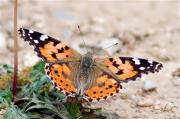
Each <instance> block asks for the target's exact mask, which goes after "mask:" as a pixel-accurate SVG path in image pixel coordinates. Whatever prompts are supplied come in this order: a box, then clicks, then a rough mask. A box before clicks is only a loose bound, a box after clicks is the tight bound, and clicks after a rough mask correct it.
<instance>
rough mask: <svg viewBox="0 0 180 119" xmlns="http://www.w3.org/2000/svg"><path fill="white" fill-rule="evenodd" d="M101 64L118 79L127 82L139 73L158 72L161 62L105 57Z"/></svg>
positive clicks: (139, 75) (139, 74)
mask: <svg viewBox="0 0 180 119" xmlns="http://www.w3.org/2000/svg"><path fill="white" fill-rule="evenodd" d="M103 64H104V65H105V66H106V67H107V68H108V69H109V70H110V71H111V72H112V73H113V74H115V75H116V76H117V77H118V78H119V80H120V81H125V82H127V81H128V80H135V79H136V78H137V77H141V74H148V73H149V72H151V73H154V72H158V71H159V70H160V69H161V68H162V64H161V63H159V62H156V61H151V60H146V59H142V58H132V57H111V58H106V59H105V60H104V61H103Z"/></svg>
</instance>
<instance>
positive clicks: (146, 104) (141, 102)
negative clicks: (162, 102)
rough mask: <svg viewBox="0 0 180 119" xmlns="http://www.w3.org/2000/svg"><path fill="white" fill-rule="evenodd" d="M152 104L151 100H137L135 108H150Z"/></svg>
mask: <svg viewBox="0 0 180 119" xmlns="http://www.w3.org/2000/svg"><path fill="white" fill-rule="evenodd" d="M153 103H154V101H153V100H152V99H143V100H139V101H138V102H137V106H139V107H150V106H152V105H153Z"/></svg>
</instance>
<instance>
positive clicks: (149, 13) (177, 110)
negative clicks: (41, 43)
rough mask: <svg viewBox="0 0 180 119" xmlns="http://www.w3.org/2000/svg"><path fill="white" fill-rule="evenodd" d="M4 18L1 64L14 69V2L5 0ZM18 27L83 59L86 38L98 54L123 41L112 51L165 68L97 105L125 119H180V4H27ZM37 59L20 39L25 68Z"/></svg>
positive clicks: (34, 0)
mask: <svg viewBox="0 0 180 119" xmlns="http://www.w3.org/2000/svg"><path fill="white" fill-rule="evenodd" d="M0 15H1V17H0V63H10V64H12V63H13V58H12V56H13V40H12V39H13V38H12V36H13V35H12V29H13V23H12V18H13V3H12V1H9V0H0ZM77 25H80V26H81V31H82V33H83V35H82V36H80V35H79V31H78V29H77ZM18 27H27V28H29V29H33V30H36V31H40V32H42V33H45V34H48V35H50V36H53V37H55V38H57V39H59V40H62V41H64V42H66V43H68V44H69V45H70V46H71V47H73V48H74V49H76V50H78V51H79V52H81V53H82V54H83V53H85V51H86V50H85V49H84V48H82V47H80V46H82V45H83V41H82V39H84V41H85V42H86V44H87V46H88V47H89V48H95V49H96V50H97V51H98V52H100V51H99V50H98V49H101V48H105V47H108V45H109V44H112V42H118V43H119V45H117V46H114V47H111V48H108V49H106V52H108V53H109V54H110V55H117V56H133V57H141V58H148V59H152V60H156V61H159V62H161V63H163V65H164V68H163V69H162V70H161V71H160V72H159V73H156V74H150V75H148V76H144V77H142V78H141V79H138V80H136V81H134V82H133V81H130V82H129V83H127V84H126V83H124V84H122V85H123V89H122V90H121V92H120V94H119V95H118V96H116V97H113V98H111V99H108V100H107V101H104V102H100V103H95V104H92V106H93V107H102V108H103V109H104V110H106V111H109V112H115V113H116V114H118V116H119V117H120V119H180V92H179V89H180V77H178V76H177V75H175V76H173V75H172V74H173V73H174V72H176V74H177V73H178V72H177V70H178V68H180V1H178V0H159V1H158V0H157V1H155V0H152V1H151V0H149V1H145V0H144V1H143V0H126V1H125V0H124V1H123V0H122V1H120V0H119V1H118V0H117V1H111V2H110V1H109V2H108V1H107V0H106V1H103V0H101V1H99V2H96V1H90V0H89V1H88V2H82V1H74V0H67V1H66V2H65V1H60V0H54V1H53V2H52V1H50V0H31V1H26V0H22V1H20V3H19V17H18ZM100 54H101V53H100ZM37 60H38V58H37V56H36V54H35V53H34V52H33V48H32V47H30V46H29V45H28V44H27V43H24V41H22V40H21V39H19V64H20V68H22V67H24V66H28V65H29V66H30V65H32V64H34V63H35V62H36V61H37ZM179 72H180V71H179ZM146 88H147V89H146Z"/></svg>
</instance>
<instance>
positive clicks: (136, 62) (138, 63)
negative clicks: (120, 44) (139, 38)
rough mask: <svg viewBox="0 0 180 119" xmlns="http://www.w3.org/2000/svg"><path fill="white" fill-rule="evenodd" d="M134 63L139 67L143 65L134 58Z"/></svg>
mask: <svg viewBox="0 0 180 119" xmlns="http://www.w3.org/2000/svg"><path fill="white" fill-rule="evenodd" d="M132 60H133V61H134V62H135V64H137V65H140V64H141V63H140V61H139V60H138V59H137V58H134V59H132Z"/></svg>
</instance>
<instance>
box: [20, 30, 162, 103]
mask: <svg viewBox="0 0 180 119" xmlns="http://www.w3.org/2000/svg"><path fill="white" fill-rule="evenodd" d="M18 32H19V34H20V35H21V38H23V39H24V40H25V41H28V42H29V43H30V45H33V46H34V47H35V48H34V50H35V51H36V52H37V54H38V56H39V57H41V58H42V59H43V61H44V62H45V63H46V66H45V71H46V74H47V75H48V76H49V77H50V79H51V80H52V82H53V84H54V86H55V87H56V88H57V89H58V90H60V91H61V92H63V93H64V94H65V95H67V96H76V95H79V96H81V97H82V98H83V99H85V100H87V101H90V102H92V101H93V102H94V101H101V100H104V99H107V98H108V97H111V96H113V95H116V94H117V93H119V90H120V89H121V88H122V86H121V83H123V82H128V81H129V80H135V79H136V78H137V77H140V76H141V74H148V73H149V72H151V73H154V72H156V71H157V72H158V71H159V70H160V69H161V68H162V64H161V63H158V62H156V61H151V60H146V59H141V58H132V57H116V56H115V57H107V58H103V59H97V58H94V57H93V55H92V53H90V52H88V53H87V54H85V55H81V54H80V53H78V52H77V51H75V50H73V49H72V48H70V47H69V46H67V45H66V44H64V43H63V42H61V41H59V40H56V39H54V38H52V37H50V36H47V35H44V34H42V33H39V32H36V31H32V30H28V29H24V28H20V29H19V30H18Z"/></svg>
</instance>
